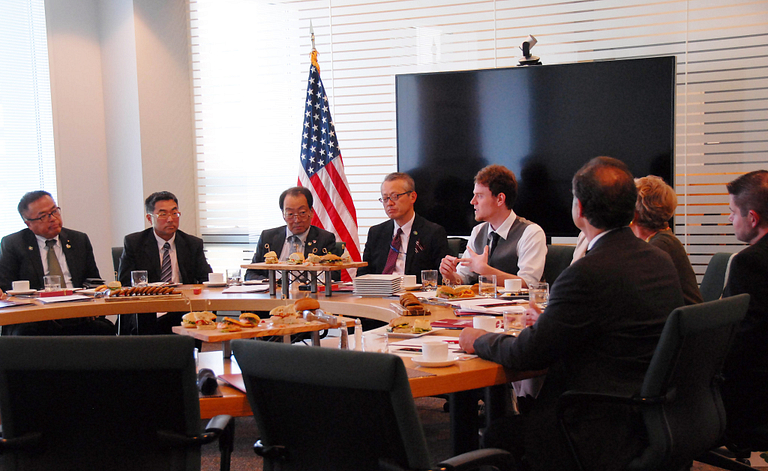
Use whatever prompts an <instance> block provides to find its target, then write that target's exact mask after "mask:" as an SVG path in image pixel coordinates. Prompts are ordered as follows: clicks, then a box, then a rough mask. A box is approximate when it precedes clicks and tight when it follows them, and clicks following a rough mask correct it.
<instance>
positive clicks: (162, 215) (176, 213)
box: [150, 211, 181, 219]
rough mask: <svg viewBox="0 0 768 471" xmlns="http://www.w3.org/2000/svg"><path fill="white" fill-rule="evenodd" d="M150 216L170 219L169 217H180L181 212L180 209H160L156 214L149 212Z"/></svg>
mask: <svg viewBox="0 0 768 471" xmlns="http://www.w3.org/2000/svg"><path fill="white" fill-rule="evenodd" d="M150 216H152V217H156V218H157V219H170V218H173V219H179V218H180V217H181V212H180V211H172V212H170V213H166V212H165V211H160V212H159V213H157V214H154V213H153V214H150Z"/></svg>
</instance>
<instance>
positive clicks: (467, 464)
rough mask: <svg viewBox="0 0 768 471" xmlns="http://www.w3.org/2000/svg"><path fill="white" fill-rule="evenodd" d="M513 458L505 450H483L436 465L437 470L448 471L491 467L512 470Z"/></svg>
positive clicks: (465, 470) (502, 470) (464, 454)
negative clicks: (443, 470)
mask: <svg viewBox="0 0 768 471" xmlns="http://www.w3.org/2000/svg"><path fill="white" fill-rule="evenodd" d="M514 461H515V460H514V458H513V457H512V454H511V453H509V452H508V451H506V450H500V449H498V448H484V449H481V450H475V451H469V452H467V453H462V454H460V455H458V456H454V457H453V458H448V459H447V460H445V461H442V462H440V463H438V464H437V468H438V469H445V470H448V471H468V470H472V469H478V468H480V467H481V466H493V467H494V468H496V469H498V470H500V471H507V470H513V469H515V467H514Z"/></svg>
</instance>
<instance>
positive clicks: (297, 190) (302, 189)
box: [280, 186, 312, 211]
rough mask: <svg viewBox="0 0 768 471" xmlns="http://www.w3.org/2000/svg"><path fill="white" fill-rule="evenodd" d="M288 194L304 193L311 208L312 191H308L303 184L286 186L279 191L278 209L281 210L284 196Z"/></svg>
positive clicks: (297, 194)
mask: <svg viewBox="0 0 768 471" xmlns="http://www.w3.org/2000/svg"><path fill="white" fill-rule="evenodd" d="M288 195H291V196H299V195H304V197H305V198H306V199H307V204H308V205H309V209H312V192H311V191H309V188H307V187H303V186H293V187H291V188H288V189H287V190H285V191H284V192H282V193H280V211H282V210H283V203H285V197H286V196H288Z"/></svg>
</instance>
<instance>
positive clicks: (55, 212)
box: [24, 206, 61, 222]
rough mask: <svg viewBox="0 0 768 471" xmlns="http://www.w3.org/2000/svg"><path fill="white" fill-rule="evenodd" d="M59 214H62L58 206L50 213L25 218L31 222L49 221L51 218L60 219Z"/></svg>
mask: <svg viewBox="0 0 768 471" xmlns="http://www.w3.org/2000/svg"><path fill="white" fill-rule="evenodd" d="M59 216H61V208H59V207H58V206H57V207H56V208H54V209H53V211H51V212H49V213H45V214H43V215H42V216H40V217H37V218H24V219H26V220H27V221H29V222H36V221H43V222H48V221H50V220H51V218H57V219H58V218H59Z"/></svg>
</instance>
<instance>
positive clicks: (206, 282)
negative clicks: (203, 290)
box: [203, 281, 227, 288]
mask: <svg viewBox="0 0 768 471" xmlns="http://www.w3.org/2000/svg"><path fill="white" fill-rule="evenodd" d="M203 284H204V285H205V286H208V287H209V288H220V287H222V286H227V282H226V281H222V282H221V283H214V282H213V281H203Z"/></svg>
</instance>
